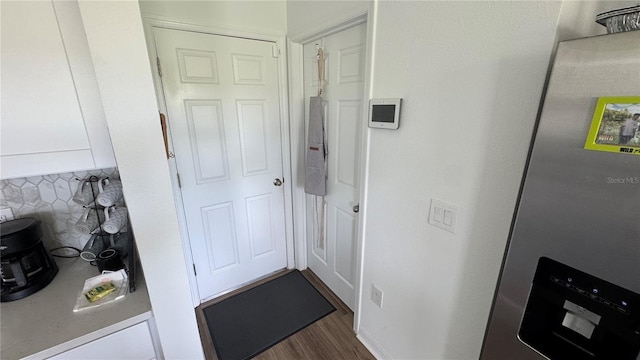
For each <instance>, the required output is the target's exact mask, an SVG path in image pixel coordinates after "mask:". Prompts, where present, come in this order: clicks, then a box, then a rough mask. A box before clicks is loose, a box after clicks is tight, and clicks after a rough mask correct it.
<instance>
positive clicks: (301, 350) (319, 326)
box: [196, 270, 375, 360]
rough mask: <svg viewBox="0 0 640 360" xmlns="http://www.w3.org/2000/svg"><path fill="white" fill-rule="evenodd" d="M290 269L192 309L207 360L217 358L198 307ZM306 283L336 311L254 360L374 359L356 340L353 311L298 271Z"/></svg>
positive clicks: (310, 275)
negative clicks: (194, 310)
mask: <svg viewBox="0 0 640 360" xmlns="http://www.w3.org/2000/svg"><path fill="white" fill-rule="evenodd" d="M289 271H291V270H287V271H282V272H280V273H278V274H275V275H273V276H270V277H268V278H266V279H263V280H260V281H258V282H255V283H253V284H251V285H248V286H245V287H243V288H241V289H238V290H236V291H233V292H231V293H229V294H226V295H223V296H221V297H218V298H216V299H213V300H211V301H208V302H206V303H204V304H201V305H200V306H198V307H197V308H196V317H197V320H198V328H199V330H200V339H201V341H202V346H203V348H204V352H205V356H206V358H207V359H211V360H218V357H217V356H216V352H215V349H214V348H213V343H212V342H211V338H210V335H209V329H208V328H207V323H206V321H205V318H204V313H203V311H202V309H203V308H204V307H206V306H208V305H211V304H215V303H217V302H219V301H222V300H224V299H227V298H229V297H231V296H233V295H236V294H238V293H241V292H243V291H246V290H249V289H251V288H253V287H255V286H258V285H260V284H263V283H265V282H267V281H269V280H272V279H274V278H277V277H279V276H282V275H284V274H286V273H288V272H289ZM302 274H303V275H304V277H305V278H307V280H309V282H310V283H311V284H312V285H313V286H315V288H316V289H318V291H320V292H321V293H322V295H324V297H326V298H327V300H329V301H330V302H331V303H332V304H333V306H335V308H336V311H334V312H332V313H331V314H329V315H327V316H325V317H324V318H322V319H320V320H318V321H316V322H315V323H313V324H311V325H309V326H307V327H306V328H304V329H302V330H300V331H298V332H297V333H295V334H293V335H291V336H290V337H288V338H286V339H284V340H282V341H281V342H279V343H278V344H276V345H274V346H273V347H271V348H270V349H268V350H266V351H265V352H263V353H261V354H259V355H258V356H256V357H255V358H254V359H258V360H276V359H277V360H286V359H309V360H325V359H326V360H335V359H358V360H360V359H363V360H375V357H373V355H371V353H370V352H369V351H368V350H367V349H366V348H365V347H364V345H362V343H361V342H360V341H359V340H358V339H356V335H355V333H354V332H353V312H352V311H351V310H350V309H349V308H348V307H347V306H346V305H345V304H344V303H343V302H342V301H340V299H338V297H337V296H336V295H335V294H333V292H331V290H329V288H327V287H326V286H325V285H324V284H323V283H322V282H321V281H320V279H318V277H317V276H316V275H315V274H314V273H313V272H311V271H310V270H304V271H302Z"/></svg>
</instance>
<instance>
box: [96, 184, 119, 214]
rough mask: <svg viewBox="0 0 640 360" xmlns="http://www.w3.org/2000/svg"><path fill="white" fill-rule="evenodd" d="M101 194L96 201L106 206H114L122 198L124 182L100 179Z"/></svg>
mask: <svg viewBox="0 0 640 360" xmlns="http://www.w3.org/2000/svg"><path fill="white" fill-rule="evenodd" d="M98 190H99V194H98V197H97V198H96V202H97V203H98V204H99V205H101V206H104V207H110V206H114V205H115V204H116V203H117V202H118V201H120V199H122V182H120V180H109V179H108V178H103V179H100V181H98Z"/></svg>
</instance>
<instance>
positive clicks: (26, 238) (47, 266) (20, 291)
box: [0, 218, 58, 302]
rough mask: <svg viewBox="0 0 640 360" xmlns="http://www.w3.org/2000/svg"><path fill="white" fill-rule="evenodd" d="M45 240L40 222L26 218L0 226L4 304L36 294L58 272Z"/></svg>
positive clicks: (0, 267) (0, 258)
mask: <svg viewBox="0 0 640 360" xmlns="http://www.w3.org/2000/svg"><path fill="white" fill-rule="evenodd" d="M41 238H42V229H41V228H40V220H37V219H32V218H22V219H17V220H11V221H6V222H4V223H2V224H0V269H1V273H0V275H1V276H2V296H1V301H2V302H6V301H13V300H18V299H22V298H23V297H25V296H29V295H31V294H33V293H35V292H36V291H38V290H40V289H42V288H44V287H45V286H47V285H48V284H49V283H50V282H51V280H53V278H54V277H55V276H56V274H57V273H58V266H57V265H56V263H55V261H53V258H52V257H51V254H49V252H48V251H47V249H45V247H44V244H43V243H42V239H41Z"/></svg>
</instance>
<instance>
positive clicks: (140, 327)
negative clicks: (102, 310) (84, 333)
mask: <svg viewBox="0 0 640 360" xmlns="http://www.w3.org/2000/svg"><path fill="white" fill-rule="evenodd" d="M155 358H156V352H155V349H154V347H153V342H152V340H151V333H150V331H149V323H148V322H147V321H145V322H142V323H139V324H137V325H134V326H131V327H128V328H126V329H124V330H120V331H118V332H116V333H113V334H111V335H108V336H105V337H103V338H101V339H98V340H95V341H92V342H90V343H88V344H84V345H82V346H78V347H76V348H74V349H71V350H69V351H65V352H63V353H61V354H58V355H56V356H54V357H51V358H49V359H50V360H76V359H77V360H89V359H138V360H143V359H155Z"/></svg>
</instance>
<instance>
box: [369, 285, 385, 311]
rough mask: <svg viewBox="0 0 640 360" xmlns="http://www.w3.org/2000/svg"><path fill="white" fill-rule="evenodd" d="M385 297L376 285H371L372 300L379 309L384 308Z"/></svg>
mask: <svg viewBox="0 0 640 360" xmlns="http://www.w3.org/2000/svg"><path fill="white" fill-rule="evenodd" d="M383 295H384V293H383V292H382V290H380V289H378V288H377V287H376V286H375V285H371V300H372V301H373V302H374V303H375V304H376V305H378V307H379V308H382V296H383Z"/></svg>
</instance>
